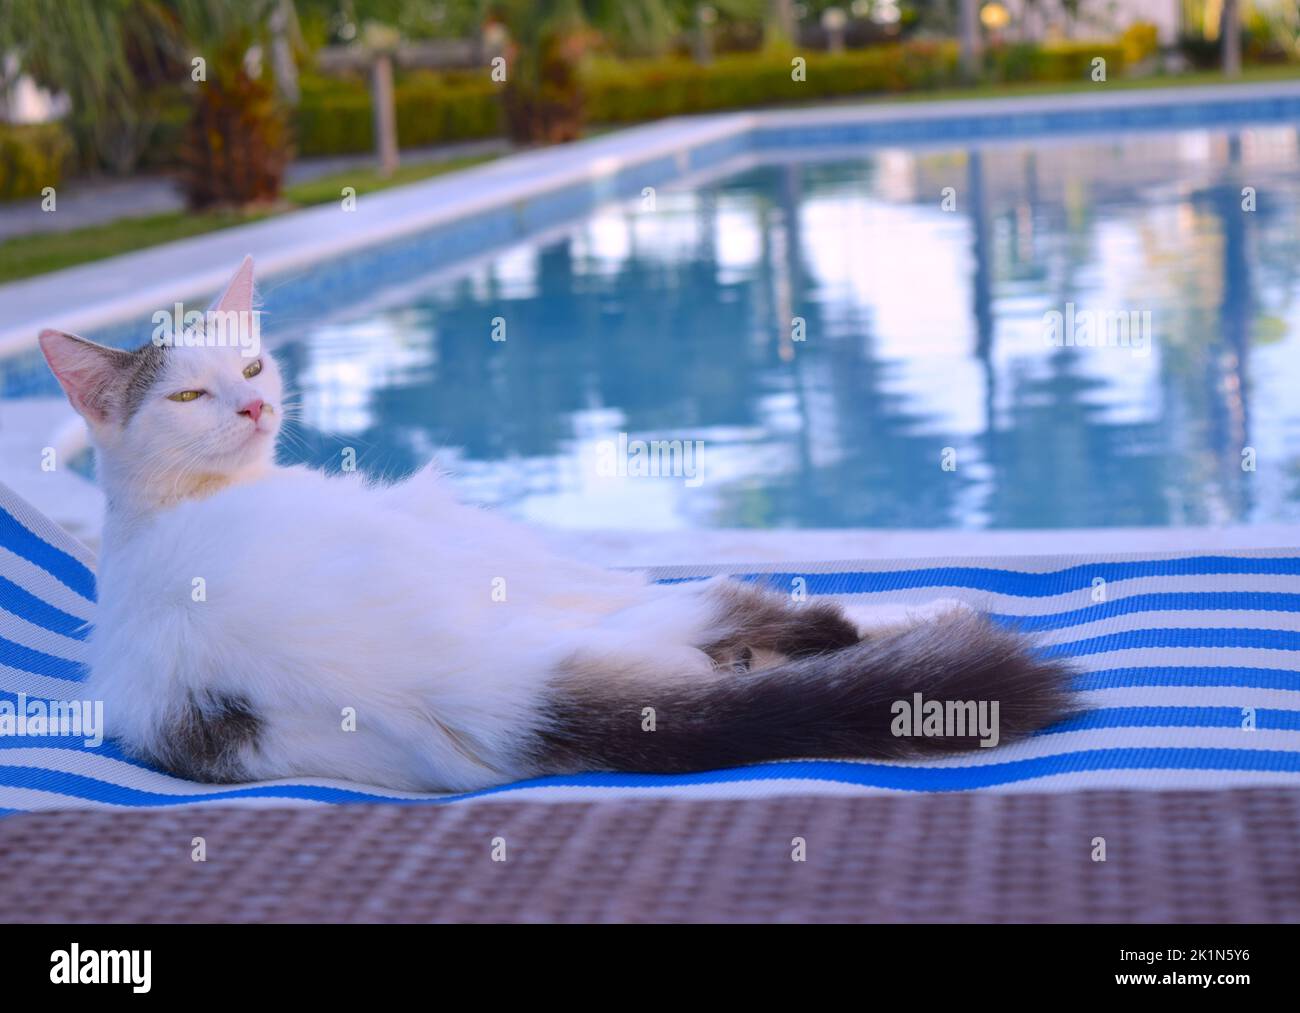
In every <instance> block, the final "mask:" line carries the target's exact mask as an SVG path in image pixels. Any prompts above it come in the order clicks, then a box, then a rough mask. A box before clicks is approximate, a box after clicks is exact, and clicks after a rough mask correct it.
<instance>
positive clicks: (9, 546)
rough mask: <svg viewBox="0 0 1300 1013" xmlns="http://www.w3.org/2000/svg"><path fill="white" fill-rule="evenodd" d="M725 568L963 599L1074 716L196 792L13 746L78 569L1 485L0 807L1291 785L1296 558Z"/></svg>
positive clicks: (783, 583) (1298, 641) (73, 738)
mask: <svg viewBox="0 0 1300 1013" xmlns="http://www.w3.org/2000/svg"><path fill="white" fill-rule="evenodd" d="M720 572H733V573H738V575H740V576H744V577H746V578H747V579H750V580H756V581H765V582H769V583H771V584H772V585H773V586H775V587H780V588H783V589H794V588H798V587H803V588H806V590H807V592H808V593H809V594H813V595H829V596H834V597H838V598H841V599H843V600H846V601H853V602H871V603H876V602H879V603H904V604H908V603H921V602H925V601H928V600H931V599H933V598H936V597H944V598H963V599H965V600H967V601H969V602H971V603H972V604H974V605H976V606H978V607H980V608H982V609H984V610H986V611H988V612H990V613H991V614H992V615H994V616H995V617H996V618H997V619H998V620H999V621H1003V622H1008V623H1015V624H1016V625H1018V626H1019V627H1020V628H1022V629H1025V630H1027V631H1029V632H1031V633H1032V634H1033V635H1034V636H1035V637H1036V638H1037V640H1038V642H1039V644H1040V646H1041V649H1043V650H1045V651H1047V652H1049V653H1051V654H1053V655H1058V656H1062V657H1068V658H1071V659H1073V662H1074V664H1075V666H1076V668H1077V670H1078V673H1079V676H1078V683H1077V689H1078V690H1079V692H1080V696H1081V699H1082V700H1083V701H1084V703H1085V705H1086V707H1087V708H1089V709H1087V710H1086V711H1085V712H1084V713H1082V714H1081V715H1080V716H1078V717H1075V718H1073V719H1071V720H1069V721H1068V722H1066V723H1063V724H1061V725H1058V726H1056V727H1054V728H1051V729H1048V730H1046V731H1044V732H1043V733H1041V734H1039V735H1037V736H1034V737H1033V738H1031V739H1029V740H1027V741H1024V742H1020V743H1015V744H1011V745H1008V746H1004V747H999V748H996V749H990V750H981V751H977V752H975V753H971V754H965V755H960V756H953V757H949V758H945V759H941V760H937V761H930V762H924V763H917V762H913V763H880V762H865V761H855V760H844V761H834V762H828V761H800V760H794V761H786V762H779V763H764V764H759V765H757V766H752V767H744V768H739V769H734V770H721V771H711V772H708V773H701V774H691V775H681V776H663V775H627V774H592V775H584V776H576V777H553V778H545V779H540V780H535V781H528V782H522V783H519V784H513V785H508V786H505V787H502V788H497V789H492V790H490V791H486V792H478V793H474V795H472V796H464V795H462V796H446V795H443V796H438V795H413V794H409V793H400V792H391V791H386V790H382V789H377V788H373V787H369V786H365V785H358V784H348V783H344V782H339V781H333V780H328V779H294V780H286V781H276V782H267V783H259V784H250V785H240V786H234V787H232V786H229V785H223V786H213V785H203V784H194V783H191V782H187V781H182V780H179V779H177V778H174V777H170V776H168V775H166V774H163V773H160V772H158V771H157V770H154V769H152V768H150V767H148V766H146V765H144V764H141V763H138V762H136V761H134V760H131V759H128V758H127V757H125V756H123V755H122V753H121V752H120V751H119V750H118V749H117V748H116V747H115V746H114V745H113V744H112V743H111V742H105V743H103V744H101V745H98V746H88V745H87V744H86V742H85V740H84V738H83V737H81V736H77V735H65V736H58V735H50V734H31V731H32V729H31V728H30V727H29V728H26V729H23V730H24V731H25V732H27V733H28V734H17V732H18V727H17V726H18V722H19V718H18V716H17V715H18V712H25V713H27V714H31V713H39V712H40V711H42V710H45V709H48V708H49V707H50V706H52V704H53V702H55V701H68V700H78V699H80V697H79V695H78V694H79V690H80V688H81V687H80V680H81V679H82V677H83V674H84V668H83V666H84V661H85V648H86V636H87V632H88V620H89V618H90V615H91V608H92V602H93V599H94V594H95V578H94V572H93V559H92V558H91V556H90V554H89V553H88V552H87V551H86V550H85V549H84V548H83V547H81V546H80V545H79V544H78V543H77V542H76V541H75V540H74V539H72V538H71V537H69V536H68V535H66V534H65V533H64V532H63V531H62V530H60V529H59V528H58V527H57V526H56V525H54V524H53V523H52V522H50V521H49V520H48V519H46V518H45V517H43V516H41V515H40V514H39V513H38V512H37V511H35V510H34V509H32V508H31V507H30V506H29V505H27V504H26V503H24V502H23V501H22V500H20V499H19V498H18V497H17V496H15V495H14V494H13V493H12V492H10V491H9V490H7V489H5V488H4V486H3V485H0V727H4V722H5V720H6V719H7V720H8V722H9V726H8V727H6V728H5V731H6V732H7V733H6V734H2V735H0V812H14V811H26V810H40V809H52V808H76V807H95V808H106V807H119V806H127V807H135V808H139V807H146V808H147V807H152V806H173V805H184V804H213V803H218V804H224V805H230V804H240V805H313V804H320V803H326V802H357V801H368V802H375V801H394V802H403V803H413V802H445V801H451V800H453V799H463V798H470V797H475V798H510V799H524V798H528V799H574V798H592V797H609V796H610V795H613V794H632V795H637V794H663V793H667V794H673V795H679V796H693V797H757V796H765V795H776V794H790V793H804V794H832V793H833V794H859V793H877V792H888V791H908V792H935V791H965V790H971V789H984V790H993V791H1067V790H1077V789H1082V788H1215V787H1240V786H1245V785H1270V784H1288V785H1297V784H1300V670H1298V669H1297V664H1298V662H1300V653H1297V652H1300V554H1295V553H1287V552H1283V551H1277V552H1268V551H1260V552H1234V553H1230V554H1221V555H1208V554H1176V555H1175V554H1167V555H1162V556H1160V557H1133V556H1118V557H1109V558H1104V559H1099V558H1086V559H1085V558H1078V557H1023V558H1014V559H1000V560H971V559H962V560H960V561H921V562H916V561H897V560H894V561H889V562H885V563H840V564H835V563H819V564H815V565H810V566H808V567H806V568H803V569H800V570H794V569H792V568H790V567H788V566H786V567H782V568H780V569H779V570H778V569H775V568H762V567H751V568H741V569H740V571H737V570H736V569H734V568H733V569H731V570H727V569H726V568H719V567H701V568H673V569H668V570H662V571H658V572H657V573H656V574H655V576H656V577H657V578H658V579H660V580H665V581H681V580H693V579H699V578H701V577H704V576H708V575H711V574H714V573H720Z"/></svg>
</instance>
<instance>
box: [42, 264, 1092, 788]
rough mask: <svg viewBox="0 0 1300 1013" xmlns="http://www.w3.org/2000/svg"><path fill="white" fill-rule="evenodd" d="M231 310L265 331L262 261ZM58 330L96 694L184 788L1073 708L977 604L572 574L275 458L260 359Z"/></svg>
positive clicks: (227, 308) (418, 496)
mask: <svg viewBox="0 0 1300 1013" xmlns="http://www.w3.org/2000/svg"><path fill="white" fill-rule="evenodd" d="M215 308H216V309H219V310H221V311H223V312H228V313H229V312H234V313H239V314H245V315H247V314H251V312H252V310H253V276H252V262H251V260H245V262H244V264H243V265H242V266H241V268H240V269H239V271H238V273H237V274H236V275H235V277H234V279H233V280H232V281H231V283H230V284H229V286H228V287H227V289H226V291H225V293H224V294H223V295H222V296H221V297H220V299H219V300H218V302H217V304H215ZM40 340H41V347H42V349H43V350H44V352H45V356H46V359H47V360H48V362H49V364H50V367H51V368H52V369H53V371H54V373H55V375H56V376H57V377H58V379H59V382H60V383H61V384H62V386H63V389H64V391H65V392H66V393H67V395H68V398H69V400H70V401H71V403H72V405H73V407H74V408H76V410H77V411H78V412H79V413H80V414H81V415H82V416H83V417H84V418H85V420H86V422H87V423H88V424H89V427H90V431H91V436H92V438H93V441H94V443H95V445H96V448H97V451H98V455H99V473H100V475H101V476H102V482H103V486H104V491H105V493H106V496H107V502H108V513H107V520H106V524H105V530H104V537H103V556H102V560H101V568H100V572H99V601H98V605H97V609H96V616H95V628H94V631H93V633H92V635H91V640H90V648H91V665H90V668H91V673H90V678H89V684H88V686H87V692H88V693H89V694H90V695H92V696H93V697H94V698H97V699H102V700H103V701H104V703H105V720H106V723H107V726H108V732H109V734H110V735H111V736H112V737H114V738H116V739H118V740H119V741H120V743H121V744H122V745H123V747H124V748H125V749H127V750H128V751H129V752H131V753H133V754H135V755H138V756H140V757H142V758H145V759H148V760H151V761H154V762H156V763H158V764H160V765H161V766H163V767H164V768H166V769H168V770H171V771H173V772H175V773H177V774H180V775H182V776H186V777H190V778H195V779H201V780H207V781H236V780H253V779H266V778H278V777H288V776H304V775H307V776H311V775H316V776H333V777H341V778H347V779H349V780H353V781H359V782H365V783H369V784H375V785H386V786H389V787H392V788H398V789H410V790H467V789H475V788H482V787H485V786H489V785H494V784H499V783H502V782H506V781H511V780H515V779H518V778H521V777H528V776H536V775H544V774H556V773H568V772H575V771H582V770H633V771H686V770H698V769H709V768H716V767H722V766H728V765H735V764H739V763H748V762H755V761H759V760H764V759H777V758H782V757H796V756H803V757H837V756H877V757H904V756H911V755H919V754H921V753H923V752H934V751H945V750H949V751H950V750H954V749H966V748H970V747H971V746H973V745H974V744H975V742H976V739H975V738H974V735H975V732H974V730H971V731H970V733H969V734H967V735H965V736H948V737H942V738H933V737H925V738H913V737H908V736H900V735H895V734H894V731H893V730H892V729H891V722H892V718H893V713H892V704H893V703H894V702H895V701H898V700H907V701H910V700H912V695H913V694H914V693H918V692H919V693H921V694H923V696H924V697H925V698H926V699H928V700H939V701H945V700H954V701H955V700H963V701H965V700H983V701H996V702H998V704H999V707H1000V714H999V717H1000V722H999V724H1000V727H999V735H1000V737H1001V738H1002V739H1003V740H1005V739H1008V738H1011V737H1014V736H1016V735H1022V734H1025V733H1028V732H1030V731H1032V730H1034V729H1036V728H1038V727H1041V726H1042V725H1044V724H1047V723H1049V722H1051V721H1052V720H1054V719H1056V718H1058V717H1059V716H1060V715H1061V714H1062V713H1064V710H1065V706H1066V700H1067V690H1066V685H1067V681H1068V673H1067V671H1066V670H1065V668H1064V667H1063V666H1062V665H1060V664H1059V663H1057V662H1052V661H1046V660H1041V659H1039V658H1037V657H1035V656H1034V654H1033V653H1032V652H1031V651H1030V650H1029V648H1028V645H1026V644H1025V643H1024V642H1023V641H1022V640H1021V639H1020V638H1018V637H1017V636H1015V635H1014V634H1012V633H1008V632H1006V631H1003V630H1000V629H998V628H996V627H995V626H993V625H992V624H990V623H989V622H988V621H987V620H985V619H983V618H982V617H980V616H978V615H976V614H975V613H973V612H971V611H970V610H963V609H951V610H950V609H940V610H938V611H937V613H936V614H934V615H932V616H931V617H930V618H929V619H927V620H926V621H922V622H919V623H914V624H912V625H905V626H901V627H900V626H892V627H889V628H885V629H881V630H877V631H876V632H875V633H870V632H869V633H868V635H867V636H866V637H865V638H864V637H863V635H862V632H861V631H860V630H859V629H858V628H857V626H855V624H854V623H853V622H851V621H850V620H849V619H848V618H847V617H846V615H845V614H844V612H843V611H842V610H841V609H840V608H839V607H838V606H836V605H834V604H832V603H829V602H821V601H816V600H814V601H809V602H804V603H800V602H797V601H793V600H791V599H790V598H787V597H786V596H783V595H778V594H775V593H771V592H766V591H762V590H759V589H757V588H755V587H753V586H751V585H748V584H741V583H736V582H731V581H726V580H711V581H706V582H699V583H688V584H682V585H675V586H660V585H653V584H649V583H647V582H646V580H645V579H644V578H642V577H640V576H638V575H634V574H630V573H622V572H611V571H607V570H604V569H600V568H598V567H594V566H590V565H588V564H586V563H584V562H582V561H580V560H575V559H567V558H560V557H557V556H555V555H554V554H552V553H551V552H549V551H548V550H547V549H546V548H544V547H543V545H542V543H541V542H540V541H539V540H538V539H537V538H536V537H535V536H534V535H533V534H532V533H531V532H530V531H529V530H528V529H526V528H524V527H521V526H519V525H516V524H513V523H510V522H508V521H507V520H505V519H502V518H500V517H498V516H496V515H493V514H491V513H488V512H485V511H483V510H480V509H477V508H475V507H471V506H466V505H464V504H461V503H458V502H457V501H456V500H455V499H454V497H453V496H452V495H451V493H450V491H449V490H448V488H447V486H446V485H445V484H444V482H443V481H442V480H441V479H440V478H439V476H438V475H437V474H435V473H434V472H433V471H431V470H425V471H422V472H420V473H418V474H416V475H415V476H413V477H412V478H410V479H408V480H407V481H404V482H401V483H398V484H395V485H389V486H379V485H369V484H366V483H365V482H364V481H363V480H361V479H360V478H358V477H357V476H355V475H346V476H340V477H327V476H325V475H323V474H321V473H318V472H313V471H310V470H307V469H304V468H300V467H296V468H280V467H276V466H275V465H274V463H273V450H274V443H275V439H276V435H277V432H278V430H279V427H280V424H281V420H282V418H283V411H284V391H283V388H282V384H281V380H280V374H279V371H278V369H277V368H276V364H275V360H274V359H273V358H272V357H271V356H270V355H269V354H266V353H265V352H263V353H262V354H261V355H260V356H259V357H257V358H251V357H247V356H245V355H244V354H242V353H241V350H240V348H239V347H237V346H228V347H211V346H207V347H182V346H171V347H158V346H157V345H155V344H152V343H151V344H148V345H145V346H144V347H143V348H141V349H139V350H138V351H135V352H124V351H118V350H114V349H109V348H104V347H101V346H99V345H95V344H92V343H90V342H88V341H85V340H83V339H81V338H77V337H74V336H72V335H69V334H63V333H60V332H57V331H45V332H43V333H42V334H41V339H40ZM649 709H652V710H649Z"/></svg>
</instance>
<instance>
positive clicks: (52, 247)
mask: <svg viewBox="0 0 1300 1013" xmlns="http://www.w3.org/2000/svg"><path fill="white" fill-rule="evenodd" d="M492 157H494V156H491V155H480V156H474V157H468V156H467V157H463V158H453V159H448V160H446V161H442V162H426V163H421V164H417V165H403V166H401V167H399V168H398V170H397V172H395V173H394V174H393V175H392V177H390V178H389V179H383V178H381V177H380V176H379V174H378V172H376V171H375V170H374V169H356V170H353V171H350V172H340V173H337V174H335V175H331V176H326V177H323V178H321V179H316V180H312V181H311V182H309V183H298V184H296V185H294V186H289V187H286V188H285V191H284V204H283V206H278V207H276V208H274V209H264V210H258V211H249V212H241V211H211V212H205V213H202V214H195V213H191V212H188V211H169V212H166V213H164V214H159V215H147V216H144V217H138V218H122V219H119V220H118V221H115V222H108V223H106V224H104V225H91V226H87V227H86V228H84V229H73V230H71V231H69V232H38V233H33V234H31V235H26V236H14V237H13V238H11V239H7V240H5V241H4V242H2V243H0V284H2V283H4V282H7V281H17V280H18V279H20V278H30V277H32V276H34V275H38V274H45V273H47V272H49V271H58V270H60V269H62V268H65V267H75V266H76V265H77V264H87V263H90V262H91V261H94V260H103V259H105V258H107V257H115V256H117V255H118V254H120V253H130V252H131V251H133V250H143V249H145V248H146V247H150V246H157V245H159V244H160V243H170V242H173V241H174V240H177V239H188V238H190V237H191V236H201V235H203V234H204V233H205V232H215V231H216V230H217V229H228V228H230V227H231V226H233V225H246V224H248V223H249V222H256V221H261V220H263V219H266V218H271V217H273V216H275V215H278V214H284V213H285V212H286V211H293V210H295V209H297V208H303V207H310V206H311V205H313V204H328V203H329V202H331V201H337V200H342V190H343V188H344V187H345V186H350V187H354V188H355V189H356V191H357V196H358V197H363V196H364V195H365V194H367V193H374V192H375V191H377V190H383V189H385V188H387V187H390V186H401V185H402V184H404V183H416V182H419V181H420V180H423V179H429V178H431V177H433V176H438V175H441V174H442V173H445V172H452V171H454V170H456V169H464V168H466V167H468V166H471V165H477V164H478V163H480V162H485V161H488V160H489V159H491V158H492Z"/></svg>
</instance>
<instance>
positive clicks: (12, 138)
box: [0, 123, 72, 200]
mask: <svg viewBox="0 0 1300 1013" xmlns="http://www.w3.org/2000/svg"><path fill="white" fill-rule="evenodd" d="M71 155H72V140H71V138H69V136H68V133H67V131H66V130H65V129H64V128H63V127H62V125H60V124H58V123H38V124H31V125H23V124H5V123H0V200H13V199H14V198H17V197H36V196H38V195H39V194H40V192H41V190H42V189H44V188H45V187H47V186H58V184H59V183H60V182H61V181H62V179H63V170H64V168H65V167H66V165H67V163H68V159H69V158H70V157H71Z"/></svg>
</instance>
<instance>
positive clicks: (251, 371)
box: [244, 359, 262, 380]
mask: <svg viewBox="0 0 1300 1013" xmlns="http://www.w3.org/2000/svg"><path fill="white" fill-rule="evenodd" d="M260 372H262V360H261V359H258V360H257V361H256V362H250V363H249V364H248V365H247V366H245V367H244V376H245V377H247V378H248V379H249V380H251V379H253V377H255V376H257V374H258V373H260Z"/></svg>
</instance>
